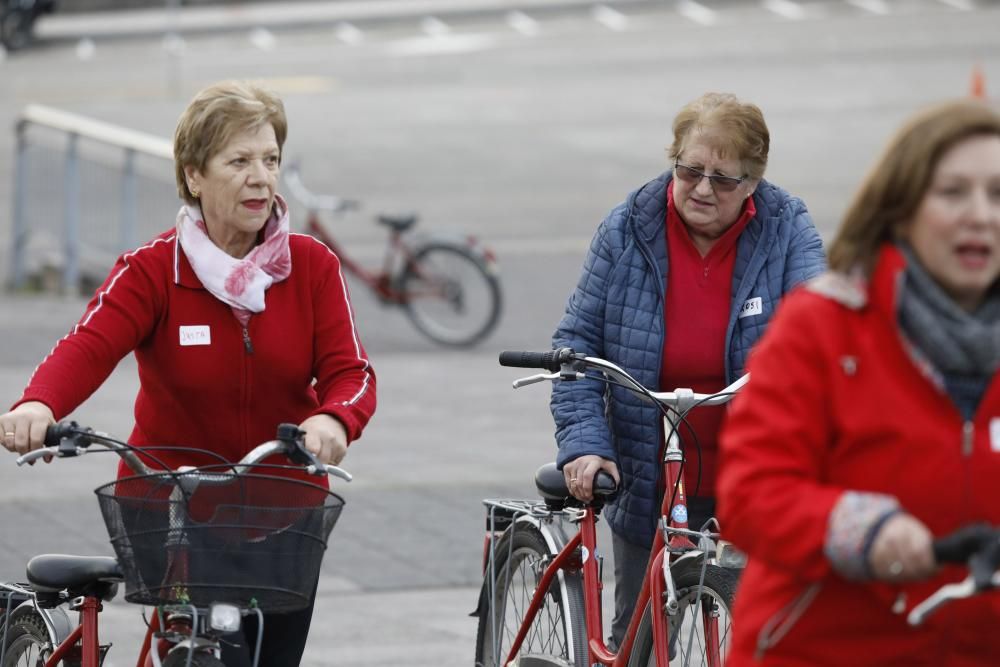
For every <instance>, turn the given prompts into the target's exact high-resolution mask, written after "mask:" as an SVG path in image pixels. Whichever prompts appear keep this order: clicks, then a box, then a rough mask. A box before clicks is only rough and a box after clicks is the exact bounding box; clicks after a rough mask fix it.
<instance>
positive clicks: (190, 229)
mask: <svg viewBox="0 0 1000 667" xmlns="http://www.w3.org/2000/svg"><path fill="white" fill-rule="evenodd" d="M288 228H289V221H288V204H286V203H285V200H284V199H282V198H281V197H280V196H279V195H275V196H274V208H273V209H272V210H271V217H270V218H268V219H267V223H266V224H265V225H264V240H263V241H261V242H260V243H259V244H257V245H256V246H254V248H253V249H252V250H251V251H250V252H249V253H247V255H246V257H244V258H242V259H237V258H236V257H233V256H232V255H229V254H228V253H226V252H225V251H224V250H222V249H221V248H220V247H219V246H217V245H215V243H213V242H212V239H210V238H209V237H208V228H207V227H206V226H205V220H204V218H203V217H202V214H201V209H200V208H199V207H198V206H182V207H181V210H180V211H179V212H178V213H177V239H178V241H180V244H181V248H182V249H183V250H184V255H185V256H186V257H187V258H188V261H189V262H190V263H191V268H193V269H194V273H195V275H196V276H198V280H200V281H201V283H202V285H204V286H205V289H207V290H208V291H209V292H211V293H212V294H213V295H214V296H215V297H216V298H217V299H219V300H220V301H222V302H223V303H226V304H228V305H229V306H230V307H231V308H232V309H233V314H234V315H235V316H236V319H238V320H239V321H240V324H242V325H243V326H246V325H247V322H249V321H250V315H251V314H252V313H260V312H262V311H263V310H264V292H265V291H267V288H269V287H270V286H271V285H273V284H274V283H277V282H281V281H282V280H284V279H285V278H287V277H288V275H289V274H290V273H291V272H292V255H291V251H290V250H289V248H288Z"/></svg>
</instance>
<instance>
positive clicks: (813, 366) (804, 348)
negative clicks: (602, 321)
mask: <svg viewBox="0 0 1000 667" xmlns="http://www.w3.org/2000/svg"><path fill="white" fill-rule="evenodd" d="M903 262H904V260H903V258H902V256H901V255H900V253H899V252H898V251H897V250H896V249H895V248H893V247H890V246H887V247H886V248H884V249H883V251H882V254H881V256H880V259H879V263H878V266H877V268H876V270H875V273H874V276H873V278H872V281H871V283H870V284H869V285H868V286H867V289H861V288H856V287H853V286H851V285H849V284H848V283H847V282H846V279H841V280H839V281H834V280H830V279H829V276H826V277H824V278H823V279H822V280H821V281H819V282H814V283H812V284H811V286H810V289H808V290H800V291H797V292H795V293H793V294H792V295H790V296H789V297H787V298H786V299H785V301H784V302H783V303H782V305H781V306H780V307H779V309H778V312H777V314H776V315H775V318H774V320H773V322H772V324H771V325H770V327H769V328H768V330H767V333H765V334H764V337H763V338H762V339H761V342H760V344H759V346H758V347H757V349H756V351H755V352H754V353H753V354H752V355H751V357H750V362H749V364H748V369H749V371H750V376H751V380H750V383H749V384H748V385H747V387H746V389H744V390H743V392H741V394H740V395H739V396H737V397H736V399H735V400H734V401H733V409H732V412H731V413H730V414H729V416H728V418H727V420H726V424H725V426H724V427H723V432H722V439H721V445H722V455H723V457H724V460H725V465H724V466H722V470H721V475H720V478H719V498H718V499H719V518H720V521H721V524H722V531H723V536H724V537H726V538H727V539H730V540H732V541H733V542H734V543H736V544H737V545H738V546H740V547H741V548H743V549H745V550H746V551H747V552H748V554H749V556H750V562H749V564H748V566H747V569H746V571H745V572H744V574H743V576H742V578H741V579H740V586H739V591H738V592H737V595H736V606H735V610H734V623H733V625H734V638H733V652H732V653H731V654H730V656H729V659H728V661H727V663H726V664H727V667H744V666H746V665H757V664H765V665H796V666H801V667H806V666H808V667H817V666H822V665H852V666H858V667H865V666H871V667H881V666H883V665H906V666H907V667H912V666H919V665H935V666H945V667H948V666H957V665H982V666H984V667H985V666H986V665H994V664H996V663H997V659H998V658H997V656H1000V633H997V632H996V631H995V629H994V626H995V625H996V619H997V618H1000V593H998V592H992V593H987V594H984V595H980V596H979V597H976V598H972V599H969V600H965V601H960V602H954V603H951V604H949V605H947V606H945V607H942V608H941V609H940V610H939V611H938V612H937V613H936V614H934V615H933V616H931V617H930V618H929V619H928V620H927V621H926V625H925V626H924V627H921V628H919V629H914V628H910V627H908V626H907V624H906V617H905V614H894V613H893V611H892V607H893V603H894V602H895V601H897V599H899V595H900V594H905V597H904V598H903V600H904V602H905V606H906V610H907V611H909V609H911V608H912V607H913V606H915V605H916V604H917V603H919V602H922V601H923V600H924V599H925V598H926V597H927V596H928V595H929V594H930V593H931V592H932V591H934V590H936V589H937V588H938V587H939V586H941V585H942V584H943V583H945V582H950V581H955V580H957V579H959V578H962V577H964V576H965V572H964V568H958V567H955V566H948V567H946V568H944V569H942V570H941V572H940V574H938V575H937V576H935V577H933V578H932V579H930V580H928V581H924V582H918V583H913V584H905V585H898V586H894V585H890V584H887V583H877V582H868V583H856V582H850V581H847V580H845V579H844V578H842V577H841V576H840V575H839V574H837V572H836V571H834V570H833V569H832V566H831V564H830V562H829V561H828V560H827V559H826V557H825V556H824V552H823V546H824V542H825V538H826V532H827V528H828V521H829V517H830V512H831V510H832V508H833V507H834V505H835V504H836V503H837V501H838V500H839V498H840V496H841V494H842V493H844V492H845V491H847V490H853V491H860V492H873V493H883V494H889V495H892V496H894V497H895V498H897V499H898V500H899V502H900V504H901V506H902V507H903V509H904V510H906V511H907V512H909V513H911V514H912V515H914V516H915V517H917V518H918V519H920V520H921V521H922V522H924V523H925V524H926V525H927V526H928V528H929V529H930V530H931V532H932V533H934V535H935V536H941V535H944V534H947V533H950V532H952V531H954V530H955V529H957V528H959V527H960V526H963V525H965V524H968V523H970V522H973V521H986V522H989V523H993V524H997V523H1000V492H998V490H997V480H998V479H1000V429H997V428H996V423H997V421H998V418H997V415H998V414H1000V380H997V379H996V378H994V381H993V382H992V384H991V385H990V387H989V388H988V389H987V391H986V393H985V395H984V396H983V398H982V402H981V403H980V405H979V407H978V410H977V411H976V414H975V417H974V418H973V419H972V420H971V421H969V422H967V423H965V422H963V419H962V417H961V415H960V414H959V412H958V410H957V409H956V408H955V407H954V405H953V404H952V403H951V401H950V399H949V398H948V397H947V396H946V395H945V394H944V393H943V392H942V391H941V390H940V389H939V388H938V386H937V385H936V384H934V383H933V382H932V381H931V380H930V379H929V378H928V377H927V376H926V375H925V374H924V372H923V371H922V370H921V369H920V367H918V366H917V364H916V363H914V362H913V361H912V360H911V357H910V355H909V353H908V352H907V350H906V349H905V348H904V344H903V341H902V338H901V335H900V331H899V327H898V325H897V320H896V309H895V304H896V298H897V293H896V290H897V285H898V283H899V278H900V272H901V271H902V270H903V266H904V263H903ZM824 281H825V282H824ZM963 432H965V433H967V434H968V435H963ZM810 587H813V593H814V597H812V598H811V600H810V599H809V595H808V594H806V591H807V589H809V588H810ZM793 601H801V602H802V604H803V608H801V609H798V610H796V611H793V607H794V606H795V605H794V604H793ZM799 612H801V616H799V617H798V619H797V620H796V619H795V616H796V614H797V613H799ZM776 628H778V629H780V630H776ZM783 633H785V634H784V636H783V637H782V636H781V635H782V634H783ZM768 637H770V639H771V641H772V642H773V645H772V646H770V648H767V650H765V651H764V652H763V659H762V661H759V662H758V661H755V659H754V654H755V652H757V648H758V642H759V641H760V640H762V639H765V640H766V639H767V638H768Z"/></svg>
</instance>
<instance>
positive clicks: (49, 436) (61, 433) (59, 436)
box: [45, 421, 80, 447]
mask: <svg viewBox="0 0 1000 667" xmlns="http://www.w3.org/2000/svg"><path fill="white" fill-rule="evenodd" d="M79 429H80V425H79V424H77V423H76V422H75V421H61V422H59V423H57V424H49V426H48V428H46V429H45V446H46V447H58V446H59V443H61V442H62V441H63V438H67V437H69V436H70V435H72V434H73V432H74V431H78V430H79Z"/></svg>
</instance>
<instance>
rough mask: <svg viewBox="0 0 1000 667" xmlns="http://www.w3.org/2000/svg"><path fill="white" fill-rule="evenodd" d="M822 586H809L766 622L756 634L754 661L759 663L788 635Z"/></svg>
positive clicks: (817, 584)
mask: <svg viewBox="0 0 1000 667" xmlns="http://www.w3.org/2000/svg"><path fill="white" fill-rule="evenodd" d="M820 588H822V584H820V583H815V584H811V585H810V586H809V587H808V588H806V589H805V590H804V591H802V592H801V593H800V594H799V595H798V596H797V597H796V598H795V599H793V600H792V601H791V602H789V603H788V604H787V605H785V606H784V607H782V608H781V609H779V610H778V611H776V612H775V613H774V615H773V616H772V617H771V618H769V619H768V620H767V622H766V623H765V624H764V626H763V627H762V628H761V629H760V633H758V634H757V650H756V651H754V660H756V661H758V662H760V661H761V660H763V659H764V654H765V653H766V652H767V651H769V650H770V649H772V648H774V647H775V646H776V645H777V644H778V642H780V641H781V640H782V639H783V638H784V637H785V635H787V634H788V633H789V631H790V630H791V629H792V626H794V625H795V624H796V623H797V622H798V620H799V619H800V618H802V615H803V614H805V613H806V610H807V609H808V608H809V606H810V605H811V604H812V602H813V600H815V599H816V596H817V595H818V594H819V590H820Z"/></svg>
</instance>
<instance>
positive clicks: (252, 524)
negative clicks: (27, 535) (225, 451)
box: [0, 422, 351, 667]
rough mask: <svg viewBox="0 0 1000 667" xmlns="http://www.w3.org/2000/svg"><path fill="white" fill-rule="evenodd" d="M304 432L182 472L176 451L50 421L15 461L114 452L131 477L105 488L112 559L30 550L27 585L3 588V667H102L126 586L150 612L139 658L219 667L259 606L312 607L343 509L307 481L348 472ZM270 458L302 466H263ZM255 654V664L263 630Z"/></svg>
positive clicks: (130, 597) (289, 432) (287, 427)
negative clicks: (168, 461) (324, 458)
mask: <svg viewBox="0 0 1000 667" xmlns="http://www.w3.org/2000/svg"><path fill="white" fill-rule="evenodd" d="M303 435H304V433H303V432H302V431H300V430H299V429H298V428H297V427H296V426H295V425H292V424H283V425H282V426H280V427H279V428H278V435H277V439H276V440H274V441H271V442H266V443H264V444H262V445H259V446H258V447H256V448H255V449H254V450H253V451H251V452H250V453H248V454H247V455H246V456H245V457H244V458H243V459H242V460H241V461H240V462H239V463H235V464H230V463H226V464H213V465H205V466H199V467H184V468H182V469H180V470H176V471H175V470H170V469H167V468H166V466H163V465H160V464H162V461H159V460H158V459H157V456H156V454H157V452H159V451H164V450H168V449H173V450H175V451H176V450H177V448H166V447H159V448H148V447H147V448H143V449H142V450H141V451H140V450H138V449H136V448H134V447H132V446H130V445H128V444H127V443H124V442H121V441H118V440H115V439H113V438H111V437H109V436H107V435H104V434H102V433H96V432H94V431H92V430H91V429H86V428H81V427H79V426H78V425H77V424H76V423H75V422H63V423H60V424H57V425H55V426H51V427H49V430H48V432H47V434H46V445H47V446H46V447H44V448H42V449H38V450H35V451H32V452H29V453H28V454H25V455H24V456H22V457H20V458H19V459H18V460H17V462H18V464H19V465H21V464H24V463H31V462H33V461H35V460H37V459H39V458H42V457H57V458H66V457H74V456H80V455H82V454H86V453H94V452H97V451H113V452H116V453H117V454H118V455H119V456H121V458H122V459H123V460H125V462H126V463H127V464H128V466H129V467H130V468H131V469H132V470H133V471H134V472H135V473H136V474H135V476H130V477H122V478H119V479H117V480H115V481H114V482H111V483H109V484H105V485H103V486H101V487H99V488H98V489H97V495H98V500H99V501H100V504H101V510H102V514H103V515H104V520H105V524H106V525H107V528H108V533H109V536H110V538H111V544H112V546H113V547H114V549H115V554H116V556H117V557H116V558H111V557H85V556H64V555H43V556H36V557H34V558H32V559H31V560H30V561H29V562H28V567H27V578H28V583H23V584H16V583H0V667H16V666H21V665H23V666H24V667H56V666H57V665H61V666H62V667H100V665H102V664H103V663H104V660H105V656H106V655H107V652H108V649H109V648H110V645H101V643H100V638H99V620H98V619H99V614H100V611H101V608H102V607H101V603H102V602H103V601H106V600H111V599H113V598H114V597H115V595H116V594H117V591H118V585H119V584H120V583H123V582H124V584H125V589H126V593H125V599H126V600H127V601H129V602H133V603H137V604H143V605H150V606H153V607H155V612H154V613H153V614H152V616H151V618H150V619H149V620H148V622H147V630H146V638H145V640H144V641H143V644H142V646H141V648H140V650H139V656H138V659H137V660H136V666H137V667H224V663H223V662H222V661H221V658H220V656H221V652H222V651H221V648H222V642H223V641H229V642H232V641H233V639H232V636H231V635H232V633H235V632H237V631H239V630H240V628H241V627H242V619H243V618H244V617H246V616H248V615H256V616H257V620H258V623H259V625H258V627H259V628H260V631H262V630H263V622H264V616H263V611H268V612H271V611H276V612H286V611H293V610H296V609H301V608H304V607H305V606H306V605H307V604H308V602H309V599H310V597H311V595H312V591H313V586H314V585H315V581H316V579H317V577H318V576H319V568H320V563H321V560H322V556H323V552H324V551H325V549H326V541H327V539H328V537H329V535H330V532H331V531H332V530H333V527H334V524H335V523H336V521H337V519H338V517H339V516H340V512H341V510H342V508H343V504H344V501H343V499H342V498H341V497H340V496H338V495H337V494H335V493H333V492H331V491H330V490H329V488H327V486H326V485H325V484H317V483H315V482H311V481H309V480H310V479H314V478H313V477H312V476H313V475H317V476H323V477H324V478H325V476H326V475H327V474H330V475H335V476H337V477H340V478H341V479H344V480H346V481H350V479H351V475H350V474H349V473H347V472H346V471H344V470H342V469H341V468H338V467H336V466H332V465H324V464H322V463H320V462H319V461H317V460H316V459H315V457H314V456H313V455H312V454H311V453H309V452H308V451H307V450H306V449H305V447H304V446H303V445H302V439H301V438H302V436H303ZM94 445H98V446H99V447H97V448H94V449H90V448H91V447H92V446H94ZM183 451H185V452H187V453H189V454H190V453H194V454H196V455H199V454H200V455H210V456H214V455H212V454H211V452H205V451H203V450H195V449H186V450H183ZM276 454H284V455H286V456H288V458H289V459H290V460H291V462H292V463H294V464H295V465H291V466H289V465H273V464H264V463H261V461H263V460H264V459H267V458H269V457H271V456H273V455H276ZM216 458H217V457H216ZM146 461H150V462H152V463H155V464H156V465H157V466H158V469H151V468H149V467H148V466H147V465H146ZM70 612H78V613H79V619H80V620H79V623H78V624H76V625H75V627H74V623H73V622H72V621H71V619H70ZM227 635H230V636H229V637H226V636H227ZM248 650H249V654H250V655H251V656H253V664H254V665H257V664H258V660H259V657H260V634H258V639H257V645H256V647H248Z"/></svg>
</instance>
